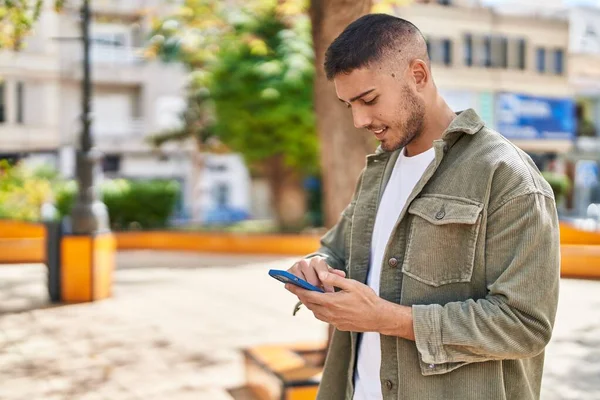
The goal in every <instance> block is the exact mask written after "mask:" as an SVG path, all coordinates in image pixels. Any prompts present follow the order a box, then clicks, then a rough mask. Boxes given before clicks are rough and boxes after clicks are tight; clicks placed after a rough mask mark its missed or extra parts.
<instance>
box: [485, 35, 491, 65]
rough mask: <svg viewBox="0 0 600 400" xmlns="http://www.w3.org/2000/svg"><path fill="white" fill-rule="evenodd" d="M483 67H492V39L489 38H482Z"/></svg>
mask: <svg viewBox="0 0 600 400" xmlns="http://www.w3.org/2000/svg"><path fill="white" fill-rule="evenodd" d="M483 66H484V67H491V66H492V38H491V37H490V36H486V37H484V38H483Z"/></svg>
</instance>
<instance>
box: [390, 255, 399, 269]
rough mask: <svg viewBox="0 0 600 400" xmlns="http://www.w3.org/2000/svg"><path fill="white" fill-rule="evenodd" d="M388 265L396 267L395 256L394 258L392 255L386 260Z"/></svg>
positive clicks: (396, 260)
mask: <svg viewBox="0 0 600 400" xmlns="http://www.w3.org/2000/svg"><path fill="white" fill-rule="evenodd" d="M388 265H389V266H390V267H392V268H395V267H397V266H398V259H397V258H394V257H392V258H390V259H389V260H388Z"/></svg>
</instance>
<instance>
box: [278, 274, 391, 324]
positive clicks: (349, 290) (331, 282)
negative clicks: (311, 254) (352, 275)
mask: <svg viewBox="0 0 600 400" xmlns="http://www.w3.org/2000/svg"><path fill="white" fill-rule="evenodd" d="M318 279H319V282H322V283H323V285H324V286H325V287H334V286H335V287H338V288H340V289H342V290H341V291H339V292H337V293H336V292H333V290H332V291H328V293H318V292H313V291H310V290H305V289H302V288H299V287H297V286H296V285H292V284H289V283H288V284H286V288H287V290H289V291H290V292H292V293H294V294H295V295H296V296H298V298H299V299H300V301H302V303H304V305H305V306H306V307H308V308H309V309H310V310H311V311H312V312H313V314H314V315H315V317H316V318H317V319H319V320H321V321H324V322H328V323H330V324H332V325H333V326H335V327H336V328H337V329H339V330H341V331H353V332H375V331H377V329H378V327H379V325H380V323H379V322H380V321H379V319H380V314H379V311H380V307H381V304H382V302H383V300H382V299H381V298H380V297H379V296H377V294H375V292H374V291H373V289H371V288H370V287H368V286H367V285H364V284H362V283H360V282H358V281H355V280H352V279H345V278H344V277H342V276H340V275H337V274H335V273H330V272H323V271H319V273H318Z"/></svg>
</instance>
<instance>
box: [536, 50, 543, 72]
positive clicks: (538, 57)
mask: <svg viewBox="0 0 600 400" xmlns="http://www.w3.org/2000/svg"><path fill="white" fill-rule="evenodd" d="M535 57H536V65H537V68H536V69H537V71H538V72H541V73H544V72H546V49H545V48H543V47H538V48H537V50H536V52H535Z"/></svg>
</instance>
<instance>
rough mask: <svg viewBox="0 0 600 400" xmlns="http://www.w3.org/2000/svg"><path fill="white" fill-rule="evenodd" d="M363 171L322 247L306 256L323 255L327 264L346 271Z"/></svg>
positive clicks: (322, 240)
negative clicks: (350, 198)
mask: <svg viewBox="0 0 600 400" xmlns="http://www.w3.org/2000/svg"><path fill="white" fill-rule="evenodd" d="M363 173H364V170H363V172H361V174H360V176H359V177H358V181H357V183H356V188H355V190H354V195H353V196H352V200H351V201H350V204H348V206H346V208H345V209H344V211H342V214H341V215H340V218H339V220H338V222H337V223H336V224H335V225H334V226H333V228H331V229H330V230H329V231H328V232H327V233H326V234H325V235H324V236H323V237H322V238H321V247H320V248H319V250H317V251H316V252H314V253H311V254H308V255H307V256H306V258H311V257H314V256H321V257H324V258H325V259H326V260H327V264H328V265H329V266H330V267H332V268H335V269H340V270H343V271H345V272H348V271H346V262H347V260H348V251H349V245H350V243H349V238H350V231H351V229H352V218H353V215H354V206H355V205H356V200H357V198H358V192H359V190H360V185H361V182H362V177H363Z"/></svg>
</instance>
